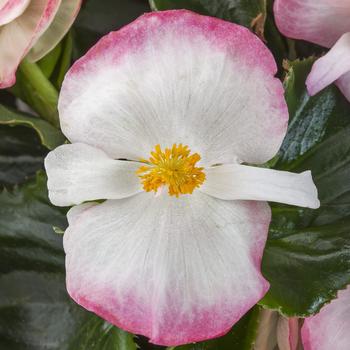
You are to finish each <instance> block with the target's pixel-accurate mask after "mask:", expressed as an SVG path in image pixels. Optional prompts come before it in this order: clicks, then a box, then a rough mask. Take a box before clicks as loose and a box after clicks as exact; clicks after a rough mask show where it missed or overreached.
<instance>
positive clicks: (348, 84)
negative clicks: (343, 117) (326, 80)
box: [336, 72, 350, 101]
mask: <svg viewBox="0 0 350 350" xmlns="http://www.w3.org/2000/svg"><path fill="white" fill-rule="evenodd" d="M336 85H337V86H338V88H339V89H340V91H341V92H342V93H343V95H344V96H345V97H346V98H347V99H348V101H350V72H348V73H345V74H343V75H342V76H341V77H340V78H339V79H338V80H337V81H336Z"/></svg>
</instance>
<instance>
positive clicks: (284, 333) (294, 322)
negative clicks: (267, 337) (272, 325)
mask: <svg viewBox="0 0 350 350" xmlns="http://www.w3.org/2000/svg"><path fill="white" fill-rule="evenodd" d="M298 342H299V321H298V318H297V317H290V318H286V317H283V316H280V317H279V320H278V323H277V343H278V349H279V350H297V347H298Z"/></svg>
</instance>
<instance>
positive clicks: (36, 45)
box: [0, 0, 81, 88]
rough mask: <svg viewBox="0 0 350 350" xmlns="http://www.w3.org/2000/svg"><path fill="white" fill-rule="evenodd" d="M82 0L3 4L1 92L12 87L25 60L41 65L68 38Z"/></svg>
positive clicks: (16, 0)
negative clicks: (37, 62) (49, 53)
mask: <svg viewBox="0 0 350 350" xmlns="http://www.w3.org/2000/svg"><path fill="white" fill-rule="evenodd" d="M80 5H81V0H0V88H6V87H9V86H12V85H13V84H14V83H15V81H16V76H15V74H16V70H17V67H18V65H19V63H20V62H21V60H22V59H23V58H24V56H26V55H28V58H29V60H31V61H37V60H39V59H40V58H41V57H43V56H45V54H46V53H47V52H48V51H50V50H51V49H52V48H53V47H55V46H56V45H57V43H58V42H59V41H60V40H61V39H62V37H63V36H64V35H65V34H66V32H67V31H68V29H69V28H70V26H71V25H72V23H73V21H74V19H75V17H76V16H77V14H78V11H79V9H80Z"/></svg>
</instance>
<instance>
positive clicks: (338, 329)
mask: <svg viewBox="0 0 350 350" xmlns="http://www.w3.org/2000/svg"><path fill="white" fill-rule="evenodd" d="M349 329H350V286H348V287H347V289H346V290H341V291H339V293H338V298H337V299H335V300H333V301H332V302H331V303H330V304H328V305H326V306H324V307H323V308H322V309H321V311H320V312H319V313H318V314H317V315H315V316H312V317H308V318H307V319H305V322H304V325H303V328H302V330H301V336H302V340H303V345H304V349H305V350H332V349H333V350H349V348H350V332H349Z"/></svg>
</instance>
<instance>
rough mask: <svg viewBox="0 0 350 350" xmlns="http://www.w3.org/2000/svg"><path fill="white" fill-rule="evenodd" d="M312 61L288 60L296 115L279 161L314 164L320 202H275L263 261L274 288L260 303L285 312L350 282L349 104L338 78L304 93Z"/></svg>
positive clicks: (304, 166)
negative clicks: (315, 204)
mask: <svg viewBox="0 0 350 350" xmlns="http://www.w3.org/2000/svg"><path fill="white" fill-rule="evenodd" d="M313 61H314V60H313V59H308V60H305V61H301V62H300V61H296V62H292V63H291V65H290V70H289V72H288V76H287V79H286V81H285V85H286V99H287V102H288V107H289V112H290V118H291V119H290V125H289V129H288V134H287V137H286V138H285V140H284V143H283V145H282V148H281V151H280V154H279V157H278V160H277V162H276V168H278V169H284V170H291V171H293V172H302V171H305V170H311V171H312V175H313V178H314V181H315V184H316V186H317V188H318V191H319V198H320V200H321V207H320V209H318V210H311V209H304V208H293V207H288V206H282V205H275V204H274V205H273V221H272V223H271V226H270V233H269V238H268V241H267V245H266V249H265V254H264V259H263V265H262V269H263V273H264V275H265V276H266V278H267V279H268V280H269V281H270V283H271V288H270V290H269V292H268V293H267V295H266V296H265V298H264V299H263V300H262V301H261V304H262V305H264V306H266V307H269V308H272V309H279V310H280V311H281V312H282V313H284V314H285V315H288V316H292V315H297V316H308V315H310V314H313V313H315V312H317V311H319V310H320V308H321V307H322V306H323V305H324V304H325V303H327V302H329V301H330V300H331V299H333V298H334V297H335V296H336V293H337V291H338V290H340V289H343V288H344V287H345V286H346V285H347V284H349V283H350V182H349V178H350V138H349V136H348V135H349V133H350V104H349V103H348V102H347V101H346V100H345V98H344V97H343V96H342V95H341V93H340V92H339V91H338V90H337V88H336V87H334V86H332V87H329V88H327V89H325V90H324V91H322V92H321V93H319V94H318V95H316V96H314V97H309V96H308V95H307V92H306V88H305V80H306V77H307V75H308V73H309V71H310V69H311V66H312V63H313Z"/></svg>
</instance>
